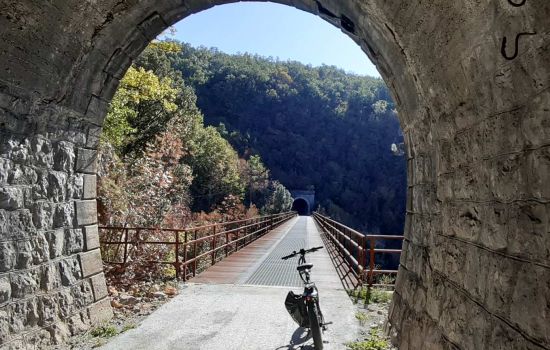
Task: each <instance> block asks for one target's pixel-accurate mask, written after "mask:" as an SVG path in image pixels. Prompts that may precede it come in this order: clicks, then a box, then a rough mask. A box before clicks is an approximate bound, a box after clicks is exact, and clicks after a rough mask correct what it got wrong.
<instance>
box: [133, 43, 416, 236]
mask: <svg viewBox="0 0 550 350" xmlns="http://www.w3.org/2000/svg"><path fill="white" fill-rule="evenodd" d="M173 44H176V43H173ZM177 45H178V46H180V47H181V48H180V49H178V50H175V51H173V52H166V51H159V50H148V51H147V52H145V53H144V55H142V57H141V58H140V60H139V62H138V64H139V65H140V66H143V67H147V66H148V64H150V63H151V62H157V63H155V64H156V65H157V66H162V67H164V69H166V70H169V69H171V68H173V69H175V70H177V71H179V72H181V74H182V77H183V81H185V83H186V84H187V85H189V86H191V87H192V88H193V89H194V90H195V93H196V95H197V105H198V107H199V108H200V110H201V111H202V112H203V113H204V121H205V123H206V124H208V125H212V126H215V127H216V128H217V130H218V131H219V133H220V134H221V135H222V136H223V137H224V138H225V139H227V140H228V141H229V142H230V143H231V144H232V145H233V146H234V147H235V148H236V149H237V151H238V152H239V154H240V155H241V156H242V157H244V158H248V157H250V156H251V155H260V156H261V158H262V159H263V161H264V162H265V164H266V166H267V167H268V168H269V169H271V171H272V175H273V177H274V178H276V179H278V180H280V181H281V182H282V183H283V184H284V185H285V186H286V187H287V188H291V189H315V191H316V196H317V199H318V202H319V203H320V205H321V207H322V208H321V209H322V210H325V211H326V212H327V213H328V214H329V215H331V216H332V217H334V218H335V219H337V220H341V221H343V222H345V223H347V224H349V225H351V226H353V227H355V228H358V229H361V230H364V231H369V232H384V233H400V232H402V229H403V223H404V217H405V215H404V213H405V194H406V175H405V173H406V171H405V167H406V163H405V159H404V158H403V157H395V156H393V155H392V153H391V152H390V144H391V143H393V142H400V141H401V140H402V137H401V136H400V132H399V123H398V119H397V116H396V112H395V110H394V104H393V102H392V100H391V98H390V96H389V93H388V90H387V88H386V86H385V84H384V83H383V81H382V80H381V79H375V78H368V77H362V76H356V75H352V74H347V73H345V72H344V71H342V70H339V69H337V68H334V67H329V66H323V67H318V68H313V67H309V66H306V65H303V64H300V63H297V62H279V61H276V60H274V59H271V58H263V57H257V56H251V55H246V54H245V55H227V54H224V53H221V52H219V51H217V50H215V49H204V48H200V49H197V48H192V47H190V46H189V45H186V44H180V43H177ZM158 62H163V63H162V64H161V65H159V64H158Z"/></svg>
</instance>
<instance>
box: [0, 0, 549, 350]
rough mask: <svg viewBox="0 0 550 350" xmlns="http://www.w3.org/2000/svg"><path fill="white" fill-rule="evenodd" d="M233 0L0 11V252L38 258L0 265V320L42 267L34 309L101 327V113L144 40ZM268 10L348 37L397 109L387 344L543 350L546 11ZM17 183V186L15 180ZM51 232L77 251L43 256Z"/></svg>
mask: <svg viewBox="0 0 550 350" xmlns="http://www.w3.org/2000/svg"><path fill="white" fill-rule="evenodd" d="M230 2H232V1H228V0H189V1H181V0H159V1H140V2H132V1H119V2H115V1H104V2H81V1H76V0H68V1H65V2H63V3H52V2H34V1H30V0H22V1H19V2H17V4H14V3H13V2H10V1H7V0H0V4H1V6H2V8H3V10H4V11H3V12H4V14H3V16H2V17H1V19H0V21H1V22H0V23H2V26H1V28H2V29H1V30H0V35H1V37H2V40H1V41H0V49H1V50H2V55H1V57H0V62H1V65H0V66H2V67H4V69H2V70H1V71H0V113H1V114H0V116H1V119H0V127H1V128H0V132H1V133H2V138H1V141H0V142H1V144H0V159H2V167H1V168H0V169H1V170H0V181H1V182H0V183H1V186H2V188H1V190H2V192H1V193H0V210H2V211H1V212H0V215H1V216H0V218H1V220H2V224H3V226H2V231H1V232H2V234H3V236H2V237H3V240H4V242H3V243H2V254H3V256H19V255H21V254H24V253H25V249H27V248H26V247H27V246H28V247H35V253H36V256H38V257H37V258H36V259H34V260H33V261H32V262H28V261H26V260H25V261H26V262H25V263H21V262H17V264H16V262H13V261H12V260H13V259H11V258H10V259H11V260H5V261H7V262H5V266H3V267H2V270H0V271H1V272H2V275H0V278H2V281H5V280H6V279H8V280H11V284H13V285H14V286H16V287H17V288H15V289H14V292H13V293H12V291H11V290H10V292H9V293H3V294H2V298H4V299H1V301H0V305H3V306H0V308H7V307H11V308H15V306H14V305H18V303H21V300H27V299H25V298H30V297H32V296H33V295H35V294H37V295H38V294H39V293H38V292H37V291H36V290H33V288H30V289H26V288H24V286H20V287H21V288H19V287H18V286H19V285H18V283H20V282H18V281H23V280H25V278H26V277H25V276H27V275H28V276H31V277H30V278H31V279H32V276H34V271H37V269H40V270H41V271H42V270H44V271H61V272H60V273H61V274H63V273H65V274H66V275H65V277H64V279H63V280H62V281H61V282H59V284H60V285H62V287H57V289H56V288H54V287H53V286H45V287H44V288H46V290H45V291H44V293H45V294H44V293H42V294H40V297H39V298H41V299H40V300H42V299H44V300H45V298H51V297H52V296H54V295H57V294H56V293H61V292H59V290H60V289H59V288H69V287H71V286H80V287H81V290H82V293H83V294H84V295H85V296H86V298H85V300H87V302H88V304H87V306H85V307H84V309H82V310H77V311H74V312H73V314H71V316H76V315H80V316H81V320H84V321H82V322H84V323H94V322H96V321H99V320H101V319H103V318H106V317H109V313H110V308H109V305H108V302H107V301H106V299H105V296H106V289H105V282H104V279H103V276H102V274H101V260H100V256H99V251H98V249H97V248H98V242H97V225H96V222H97V215H96V209H95V202H94V198H95V196H96V194H95V181H96V178H95V172H96V169H95V158H96V155H97V153H96V148H97V142H98V136H99V133H100V132H101V125H102V122H103V118H104V116H105V113H106V110H107V105H108V103H109V101H110V99H111V98H112V96H113V94H114V92H115V90H116V87H117V85H118V82H119V80H120V78H121V77H122V76H123V74H124V72H125V71H126V69H127V68H128V67H129V65H130V63H131V60H132V59H133V58H135V57H137V55H138V54H139V53H140V52H141V51H142V50H143V49H144V47H145V45H147V43H148V42H150V41H151V40H152V39H153V38H154V37H155V36H156V35H157V34H158V33H160V32H161V31H162V30H164V29H165V28H167V27H168V26H169V25H171V24H172V23H175V22H176V21H178V20H180V19H182V18H184V17H186V16H188V15H190V14H192V13H196V12H199V11H201V10H204V9H207V8H209V7H211V6H214V5H218V4H224V3H230ZM276 2H278V3H282V4H286V5H290V6H294V7H297V8H299V9H302V10H305V11H308V12H310V13H312V14H315V15H319V16H321V17H322V18H324V19H325V20H327V21H329V22H330V23H333V24H334V25H336V26H338V27H340V28H341V29H342V30H343V31H344V32H346V33H347V34H348V35H349V36H350V37H351V38H352V39H354V40H355V41H356V42H357V43H358V44H359V45H360V46H361V47H362V48H363V50H364V51H365V53H366V54H367V55H368V56H369V57H370V58H371V60H372V61H373V62H374V63H375V64H376V65H377V67H378V69H379V71H380V73H381V75H382V77H383V78H384V80H385V81H386V83H387V84H388V87H389V88H390V90H391V92H392V96H393V98H394V100H395V102H396V105H397V109H398V112H399V117H400V120H401V126H402V129H403V132H404V135H405V140H406V144H407V159H408V173H409V176H408V199H407V220H406V228H405V235H406V238H407V239H406V242H405V245H404V253H403V255H402V258H401V266H400V273H399V276H398V280H397V286H396V293H395V294H394V299H393V303H392V308H391V311H390V325H391V330H392V334H393V336H394V341H395V342H396V343H398V344H400V345H401V348H402V349H408V348H414V349H419V348H434V349H440V348H458V349H472V348H476V349H477V348H483V347H484V346H493V347H494V348H503V349H516V348H532V347H536V346H537V347H539V348H550V339H549V338H548V334H550V329H549V327H550V322H549V321H550V320H549V318H550V316H548V315H549V313H544V310H547V305H548V303H549V301H548V300H549V298H550V277H549V270H550V251H549V250H548V248H547V247H548V246H549V244H550V243H549V242H550V239H548V217H547V212H548V211H547V210H548V204H547V203H549V202H550V192H549V191H548V186H547V184H548V183H549V180H550V178H549V177H550V171H548V169H550V161H549V159H550V157H549V156H548V155H549V154H550V151H549V149H548V145H549V144H550V128H549V127H548V123H547V120H548V118H549V116H548V113H549V110H550V105H549V102H548V101H550V92H549V87H550V68H549V65H548V62H550V34H549V33H550V22H549V21H548V20H547V18H548V17H549V16H550V3H548V2H540V1H539V2H535V1H526V2H525V1H524V2H519V3H517V4H516V3H515V2H513V1H510V0H507V1H505V0H498V1H497V0H491V1H486V2H479V1H466V2H449V1H434V2H420V1H408V2H389V1H386V0H373V1H369V2H365V1H360V0H340V1H335V0H318V1H313V0H279V1H276ZM506 39H507V40H506ZM24 171H26V172H27V173H29V174H31V175H29V177H28V178H25V177H17V176H15V175H13V174H19V173H23V172H24ZM10 174H12V175H10ZM38 179H40V181H39V180H38ZM60 184H62V185H63V186H65V187H67V188H69V190H66V189H65V190H64V189H63V188H65V187H63V186H62V185H60ZM60 193H61V194H60ZM59 232H61V235H66V236H67V237H72V236H75V237H76V236H78V237H81V238H80V239H81V240H82V241H83V243H82V244H80V245H77V246H75V247H73V246H71V248H70V249H68V250H65V248H64V247H62V248H60V249H58V247H57V245H58V244H59V242H61V241H63V240H62V239H61V240H60V239H58V234H59ZM17 242H23V244H19V243H17ZM44 242H47V243H44ZM518 242H521V244H520V243H518ZM16 243H17V244H16ZM27 243H28V245H27ZM73 243H74V242H73ZM71 244H72V243H71ZM45 247H47V249H50V251H49V252H46V251H42V250H44V249H46V248H45ZM59 252H65V253H59ZM59 254H60V255H59ZM63 254H65V255H63ZM15 261H17V260H15ZM60 264H61V265H60ZM60 266H63V268H61V267H60ZM78 266H80V267H78ZM69 267H72V268H73V270H74V271H73V270H70V269H69ZM67 271H73V272H74V275H73V278H69V274H68V272H67ZM499 276H500V277H499ZM67 281H69V282H67ZM63 283H69V285H64V284H63ZM2 285H3V286H4V285H6V283H3V284H2ZM8 285H9V283H8ZM48 288H53V289H51V290H50V289H48ZM28 290H29V291H30V292H28V293H27V291H28ZM29 293H30V294H29ZM33 293H35V294H33ZM6 296H7V297H6ZM5 298H7V299H5ZM43 304H44V303H43ZM6 305H7V306H6ZM84 313H85V314H86V315H89V316H85V315H84ZM534 315H535V316H536V317H534ZM71 320H73V321H70V320H69V321H63V320H58V319H56V320H53V321H51V320H49V321H47V322H46V321H45V320H41V321H40V322H45V323H43V324H48V325H49V326H52V325H55V324H63V325H65V324H70V323H71V322H77V321H75V320H74V318H71ZM48 322H50V323H48ZM56 322H57V323H56ZM35 326H36V325H31V326H29V329H30V328H32V327H35ZM73 326H74V327H76V326H75V325H74V324H73ZM80 327H81V328H82V327H84V326H80ZM33 329H34V330H35V331H34V333H33V332H27V333H25V334H30V335H25V339H24V340H21V339H22V335H21V334H22V333H21V332H20V333H17V332H15V333H13V332H12V333H10V334H8V335H3V338H2V341H3V342H15V341H18V342H19V341H24V342H26V343H31V342H35V341H37V340H36V339H37V338H36V337H35V338H33V337H31V335H32V334H39V332H41V330H36V327H35V328H33ZM53 329H54V330H53V331H52V334H53V336H52V337H62V336H63V334H62V332H60V331H59V330H60V329H63V328H62V327H61V328H59V327H58V328H53ZM27 330H28V329H25V331H27ZM503 334H506V335H507V336H506V337H505V336H502V335H503ZM29 337H30V338H29Z"/></svg>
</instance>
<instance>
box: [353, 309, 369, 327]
mask: <svg viewBox="0 0 550 350" xmlns="http://www.w3.org/2000/svg"><path fill="white" fill-rule="evenodd" d="M355 318H356V319H357V320H359V323H360V324H361V326H364V325H365V323H366V322H367V320H368V319H369V315H368V314H367V313H366V312H362V311H359V312H356V313H355Z"/></svg>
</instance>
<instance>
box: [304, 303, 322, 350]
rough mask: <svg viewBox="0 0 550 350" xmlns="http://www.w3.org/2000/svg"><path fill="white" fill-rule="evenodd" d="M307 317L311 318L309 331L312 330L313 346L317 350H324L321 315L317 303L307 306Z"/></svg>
mask: <svg viewBox="0 0 550 350" xmlns="http://www.w3.org/2000/svg"><path fill="white" fill-rule="evenodd" d="M307 315H308V318H309V329H311V335H312V337H313V345H314V346H315V349H316V350H323V339H322V337H321V325H320V324H319V319H320V313H319V309H318V308H317V303H315V302H311V303H308V304H307Z"/></svg>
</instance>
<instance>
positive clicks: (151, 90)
mask: <svg viewBox="0 0 550 350" xmlns="http://www.w3.org/2000/svg"><path fill="white" fill-rule="evenodd" d="M179 53H181V46H180V45H176V44H171V43H153V44H151V45H150V46H149V47H148V48H147V49H146V50H145V52H144V54H143V55H142V57H141V58H140V59H138V60H137V61H136V62H135V63H134V64H133V65H132V66H131V67H130V69H129V70H128V72H127V73H126V75H125V76H124V78H123V79H122V81H121V83H120V86H119V88H118V90H117V92H116V94H115V96H114V98H113V101H112V102H111V105H110V108H109V112H108V114H107V117H106V119H105V124H104V129H103V134H102V138H101V142H100V159H99V171H98V175H99V177H98V209H99V218H100V222H101V223H102V224H107V225H119V226H126V225H128V226H141V227H158V226H164V227H185V226H187V225H189V224H191V223H192V224H195V225H196V224H199V223H201V222H213V221H230V220H236V219H241V218H244V217H250V216H256V215H258V214H259V213H262V214H270V213H278V212H282V211H288V210H289V209H290V207H291V205H292V198H291V196H290V193H289V192H288V190H287V189H286V188H285V187H284V186H283V185H281V184H280V183H279V182H277V181H275V180H273V178H272V177H271V174H270V172H269V170H268V169H267V168H266V167H265V166H264V164H263V162H262V160H261V158H260V157H259V156H252V157H247V158H246V159H244V158H242V157H239V155H238V153H237V152H236V150H235V149H234V148H233V147H232V146H231V145H230V143H229V142H228V141H227V140H226V139H224V138H223V137H222V135H221V134H220V132H219V131H218V130H217V129H216V128H214V127H212V126H206V125H204V123H203V116H202V114H201V112H200V110H199V108H197V106H196V96H195V93H194V90H193V88H192V87H190V86H189V85H188V84H186V82H185V81H184V80H183V79H182V74H181V73H180V72H179V71H177V70H175V69H173V68H172V67H171V66H170V62H169V61H168V58H167V57H168V56H170V55H175V54H179ZM251 199H252V200H251Z"/></svg>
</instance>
